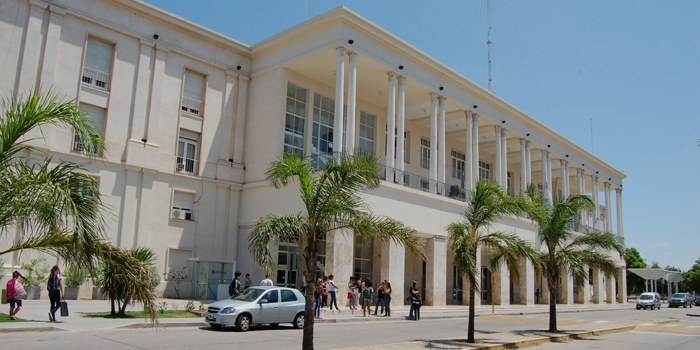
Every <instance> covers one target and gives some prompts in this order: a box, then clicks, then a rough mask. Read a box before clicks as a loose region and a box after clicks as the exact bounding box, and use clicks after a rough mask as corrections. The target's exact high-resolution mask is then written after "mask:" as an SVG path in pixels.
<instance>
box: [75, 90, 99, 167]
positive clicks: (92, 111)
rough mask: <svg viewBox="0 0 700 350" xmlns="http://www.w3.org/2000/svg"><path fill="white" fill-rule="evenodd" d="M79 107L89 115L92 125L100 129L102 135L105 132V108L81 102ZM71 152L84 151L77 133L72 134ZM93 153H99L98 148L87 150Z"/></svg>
mask: <svg viewBox="0 0 700 350" xmlns="http://www.w3.org/2000/svg"><path fill="white" fill-rule="evenodd" d="M80 109H81V110H82V111H83V112H84V113H86V114H87V115H89V116H91V117H92V119H93V122H94V124H93V126H94V127H95V128H96V129H97V130H99V131H100V133H101V134H102V135H104V134H105V114H106V113H107V110H105V109H104V108H100V107H97V106H93V105H88V104H84V103H81V104H80ZM73 152H79V153H83V152H85V145H84V144H83V141H82V140H81V139H80V136H78V135H77V134H75V135H73ZM89 152H91V153H92V154H93V155H97V156H99V155H100V153H99V152H100V150H99V149H92V150H89Z"/></svg>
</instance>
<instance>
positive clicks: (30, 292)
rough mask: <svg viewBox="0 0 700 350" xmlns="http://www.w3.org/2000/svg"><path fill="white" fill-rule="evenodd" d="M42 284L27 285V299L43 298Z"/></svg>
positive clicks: (25, 288)
mask: <svg viewBox="0 0 700 350" xmlns="http://www.w3.org/2000/svg"><path fill="white" fill-rule="evenodd" d="M41 289H42V288H41V286H27V287H24V290H26V291H27V298H26V299H27V300H39V299H40V298H41Z"/></svg>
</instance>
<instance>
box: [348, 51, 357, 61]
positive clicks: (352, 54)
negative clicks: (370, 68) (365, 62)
mask: <svg viewBox="0 0 700 350" xmlns="http://www.w3.org/2000/svg"><path fill="white" fill-rule="evenodd" d="M348 56H349V57H350V59H351V60H354V59H356V58H357V51H349V50H348Z"/></svg>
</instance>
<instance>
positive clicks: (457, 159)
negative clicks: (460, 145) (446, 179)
mask: <svg viewBox="0 0 700 350" xmlns="http://www.w3.org/2000/svg"><path fill="white" fill-rule="evenodd" d="M450 154H451V155H452V177H453V178H455V179H460V180H462V179H464V169H466V159H467V158H466V157H465V156H464V153H461V152H458V151H455V150H451V151H450Z"/></svg>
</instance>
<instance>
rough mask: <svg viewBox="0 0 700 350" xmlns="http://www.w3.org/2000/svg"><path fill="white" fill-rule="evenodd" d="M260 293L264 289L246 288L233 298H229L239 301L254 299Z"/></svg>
mask: <svg viewBox="0 0 700 350" xmlns="http://www.w3.org/2000/svg"><path fill="white" fill-rule="evenodd" d="M262 293H265V289H258V288H248V289H246V291H245V292H243V293H241V294H239V295H238V296H236V297H235V298H231V299H233V300H241V301H254V300H255V299H257V298H258V297H259V296H260V295H261V294H262Z"/></svg>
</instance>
